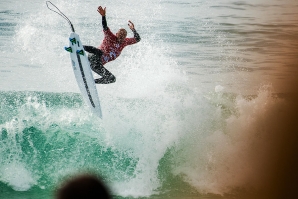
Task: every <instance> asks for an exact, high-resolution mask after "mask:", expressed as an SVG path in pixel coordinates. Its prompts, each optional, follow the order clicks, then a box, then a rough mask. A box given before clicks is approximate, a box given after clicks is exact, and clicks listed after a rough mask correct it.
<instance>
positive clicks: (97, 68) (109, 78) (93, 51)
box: [83, 46, 116, 84]
mask: <svg viewBox="0 0 298 199" xmlns="http://www.w3.org/2000/svg"><path fill="white" fill-rule="evenodd" d="M83 47H84V50H85V51H87V52H88V59H89V62H90V67H91V69H92V70H93V71H94V72H96V73H97V74H99V75H100V76H101V78H98V79H95V80H94V81H95V83H96V84H110V83H114V82H115V81H116V77H115V76H114V75H113V74H112V73H111V72H110V71H108V70H107V69H106V68H105V67H104V66H103V65H102V63H101V56H102V55H103V52H102V51H101V50H100V49H98V48H95V47H93V46H83Z"/></svg>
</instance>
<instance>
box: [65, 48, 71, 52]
mask: <svg viewBox="0 0 298 199" xmlns="http://www.w3.org/2000/svg"><path fill="white" fill-rule="evenodd" d="M64 49H65V50H66V51H67V52H70V53H72V48H71V47H64Z"/></svg>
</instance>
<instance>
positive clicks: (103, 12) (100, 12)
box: [97, 6, 106, 16]
mask: <svg viewBox="0 0 298 199" xmlns="http://www.w3.org/2000/svg"><path fill="white" fill-rule="evenodd" d="M97 12H99V14H101V16H106V7H105V8H102V7H101V6H99V7H98V8H97Z"/></svg>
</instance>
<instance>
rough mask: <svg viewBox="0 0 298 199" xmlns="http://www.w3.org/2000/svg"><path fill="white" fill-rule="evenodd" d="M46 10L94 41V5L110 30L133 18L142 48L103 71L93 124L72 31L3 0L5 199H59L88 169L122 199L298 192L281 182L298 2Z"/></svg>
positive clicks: (203, 1)
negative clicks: (74, 64)
mask: <svg viewBox="0 0 298 199" xmlns="http://www.w3.org/2000/svg"><path fill="white" fill-rule="evenodd" d="M52 3H54V4H55V5H56V6H57V7H58V8H60V10H61V11H62V12H64V13H65V14H66V15H67V16H68V17H69V19H70V20H71V21H72V23H73V24H74V27H75V30H76V32H77V33H78V34H79V35H80V38H81V40H82V42H84V44H86V45H93V46H98V45H99V44H100V42H101V40H102V38H103V34H102V27H101V17H100V16H99V14H98V13H97V11H96V10H97V7H98V6H99V3H100V5H102V6H106V7H107V22H108V26H109V27H110V28H111V30H112V31H113V32H115V31H117V30H118V28H121V27H125V28H127V20H131V21H133V22H134V23H135V28H136V30H137V31H138V32H139V34H140V36H141V38H142V40H141V42H140V43H138V44H136V45H133V46H129V47H127V48H125V49H124V51H123V52H122V55H121V56H120V57H119V58H118V59H117V60H115V61H113V62H111V63H108V64H107V65H106V67H107V68H108V70H110V71H111V72H112V73H113V74H115V76H116V77H117V81H116V83H115V84H111V85H97V89H98V93H99V97H100V100H101V105H102V112H103V119H99V118H98V117H97V116H95V115H92V113H91V112H90V111H89V109H88V107H87V106H86V105H85V103H84V101H83V99H82V97H81V95H80V93H79V89H78V86H77V85H76V81H75V78H74V74H73V72H72V69H71V65H70V61H69V55H68V53H67V52H66V51H64V49H63V48H64V46H67V45H68V36H69V33H70V28H69V25H68V24H67V22H66V21H65V20H64V19H63V18H61V17H60V16H59V15H57V14H55V13H53V12H51V11H50V10H48V9H47V7H46V4H45V1H34V0H26V1H20V0H16V1H8V0H2V1H1V2H0V8H1V9H0V53H1V57H0V105H1V106H0V198H1V199H2V198H3V199H40V198H44V199H50V198H54V194H55V190H56V189H57V187H59V184H60V183H61V182H63V180H64V179H66V178H67V177H69V176H72V175H75V174H78V173H81V172H92V173H96V174H98V175H101V176H102V177H103V179H104V181H105V182H106V183H107V184H108V186H109V187H110V189H111V191H112V194H113V196H114V197H115V198H152V199H153V198H212V199H215V198H221V199H226V198H257V197H258V196H260V195H258V194H261V196H264V195H262V194H265V196H268V195H266V194H268V193H267V191H268V190H269V193H272V194H275V196H276V197H277V196H279V195H278V194H279V192H276V190H279V189H278V188H280V187H283V186H282V185H281V184H285V186H287V188H289V187H291V186H294V185H291V186H290V185H289V184H287V182H289V179H290V178H286V177H284V176H287V177H288V176H295V175H292V174H297V172H296V173H295V172H288V170H287V169H283V168H285V167H286V168H292V167H290V166H289V165H290V163H293V164H291V165H294V166H293V167H294V168H297V167H296V166H298V165H297V164H296V162H295V161H294V160H296V159H297V157H298V156H297V153H296V152H297V151H296V148H295V147H294V146H296V144H297V142H296V140H297V139H296V137H295V136H293V137H292V134H291V133H292V132H297V128H293V129H292V128H290V127H292V126H293V124H296V123H297V116H296V115H295V113H296V112H295V111H296V110H297V107H296V106H295V104H296V101H297V99H298V98H297V95H296V93H297V92H296V91H297V89H295V85H297V78H296V76H297V72H298V68H297V63H298V62H297V57H298V56H297V55H298V54H297V49H298V38H297V35H298V25H297V24H298V23H297V22H298V2H297V1H295V0H287V1H279V0H272V1H266V0H261V1H256V0H250V1H247V0H244V1H236V0H225V1H219V0H213V1H207V0H186V1H182V0H171V1H162V0H143V1H133V0H126V1H122V0H116V1H106V0H104V1H101V2H98V1H91V0H87V1H78V0H61V1H52ZM128 32H129V34H128V36H132V33H130V31H128ZM95 76H96V75H95ZM289 116H293V117H289ZM284 118H286V119H284ZM288 118H290V119H288ZM284 121H287V123H284ZM292 122H293V123H292ZM294 126H295V125H294ZM280 138H282V139H280ZM292 138H294V139H292ZM280 140H282V141H284V142H280ZM285 142H286V143H287V144H286V145H284V143H285ZM285 146H288V148H287V147H285ZM286 149H287V150H286ZM280 151H283V153H282V154H281V155H280V156H276V157H275V155H276V154H280ZM281 156H282V157H283V158H280V157H281ZM277 163H278V164H277ZM286 163H287V164H286ZM288 164H289V165H288ZM275 165H281V166H280V167H274V166H275ZM272 166H273V167H272ZM280 168H282V169H280ZM278 169H280V170H282V171H283V172H276V171H280V170H278ZM294 170H295V169H294ZM291 171H292V170H291ZM273 173H274V174H273ZM276 173H278V174H276ZM285 179H286V180H285ZM287 180H288V181H287ZM269 182H270V183H269ZM275 182H279V183H280V184H279V183H276V184H275ZM288 185H289V186H288ZM295 185H296V184H295ZM272 187H274V188H275V189H271V188H272ZM276 187H278V188H277V189H276ZM281 190H284V189H282V188H281ZM290 190H291V189H290ZM276 193H278V194H276ZM247 194H248V195H247ZM284 194H285V193H284ZM269 195H270V194H269ZM284 196H285V195H284ZM267 198H268V197H267ZM271 198H272V197H271Z"/></svg>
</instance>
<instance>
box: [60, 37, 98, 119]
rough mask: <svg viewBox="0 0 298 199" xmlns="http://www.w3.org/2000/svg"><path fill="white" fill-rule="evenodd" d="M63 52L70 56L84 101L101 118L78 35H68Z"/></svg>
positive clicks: (92, 80)
mask: <svg viewBox="0 0 298 199" xmlns="http://www.w3.org/2000/svg"><path fill="white" fill-rule="evenodd" d="M65 50H66V51H68V52H69V54H70V59H71V65H72V69H73V72H74V74H75V77H76V80H77V83H78V86H79V88H80V91H81V94H82V96H83V98H84V101H85V102H86V103H87V104H88V106H89V107H90V109H91V110H92V112H93V113H94V114H95V115H97V116H98V117H100V118H102V111H101V106H100V101H99V97H98V93H97V89H96V85H95V82H94V78H93V74H92V71H91V68H90V63H89V60H88V57H87V54H86V52H85V51H84V48H83V45H82V42H81V40H80V37H79V35H78V34H76V33H75V32H72V33H70V36H69V47H65Z"/></svg>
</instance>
